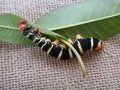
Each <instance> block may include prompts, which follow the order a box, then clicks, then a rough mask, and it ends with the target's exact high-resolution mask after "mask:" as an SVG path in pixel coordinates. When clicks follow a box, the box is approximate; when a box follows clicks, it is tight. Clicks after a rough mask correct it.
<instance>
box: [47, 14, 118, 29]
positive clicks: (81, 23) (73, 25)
mask: <svg viewBox="0 0 120 90" xmlns="http://www.w3.org/2000/svg"><path fill="white" fill-rule="evenodd" d="M116 16H120V13H118V14H114V15H110V16H104V17H101V18H98V19H93V20H89V21H84V22H80V23H76V24H72V25H66V26H62V27H57V28H50V29H49V30H52V31H57V30H59V29H61V30H62V29H65V28H70V27H75V26H80V25H84V24H88V23H92V22H97V21H100V20H105V19H109V18H111V17H116Z"/></svg>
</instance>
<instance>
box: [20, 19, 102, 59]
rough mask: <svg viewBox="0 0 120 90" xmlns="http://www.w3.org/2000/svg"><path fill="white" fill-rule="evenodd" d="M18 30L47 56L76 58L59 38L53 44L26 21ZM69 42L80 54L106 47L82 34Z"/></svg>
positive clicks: (95, 39) (22, 21) (23, 21)
mask: <svg viewBox="0 0 120 90" xmlns="http://www.w3.org/2000/svg"><path fill="white" fill-rule="evenodd" d="M18 28H19V30H20V32H21V33H23V34H24V35H25V36H26V37H27V38H29V39H30V40H32V41H33V42H34V43H36V45H38V46H39V47H40V48H41V49H42V50H44V51H45V52H47V54H49V55H51V56H53V57H55V58H56V59H62V60H66V59H69V58H73V57H74V56H75V55H74V53H73V52H72V50H71V49H70V48H69V47H67V46H66V45H65V44H63V45H60V40H59V38H57V39H56V40H55V41H54V42H51V40H50V39H47V38H46V37H44V36H43V35H42V34H41V32H39V28H32V26H30V25H26V21H25V20H20V21H19V22H18ZM68 42H69V43H70V44H71V45H72V46H73V47H74V48H75V49H76V50H77V52H78V53H79V54H81V53H83V52H85V51H87V50H96V51H99V50H101V49H102V48H103V47H104V45H103V42H102V41H101V40H99V39H97V38H92V37H90V38H83V37H82V36H81V35H80V34H77V35H76V40H75V41H72V40H71V39H68Z"/></svg>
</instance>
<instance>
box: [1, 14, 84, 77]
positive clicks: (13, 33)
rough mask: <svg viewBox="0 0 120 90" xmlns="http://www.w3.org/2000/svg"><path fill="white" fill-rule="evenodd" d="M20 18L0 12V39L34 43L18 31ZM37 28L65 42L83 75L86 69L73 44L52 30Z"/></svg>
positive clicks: (25, 43) (34, 25)
mask: <svg viewBox="0 0 120 90" xmlns="http://www.w3.org/2000/svg"><path fill="white" fill-rule="evenodd" d="M21 19H23V18H21V17H18V16H16V15H13V14H1V15H0V40H2V41H7V42H10V43H16V44H24V45H34V43H33V42H32V41H30V40H29V39H28V38H26V37H25V36H24V35H22V34H21V33H20V32H19V31H18V28H17V23H18V21H19V20H21ZM28 23H29V24H30V25H32V26H33V27H39V26H38V25H36V24H33V23H31V22H28ZM39 28H40V32H42V33H43V34H45V35H47V36H49V37H51V38H52V37H54V38H56V37H60V39H61V41H62V42H63V43H66V45H68V46H69V47H70V48H71V49H72V50H73V52H74V53H75V55H76V57H77V59H78V61H79V64H80V67H81V70H82V74H83V77H85V75H86V70H85V67H84V64H83V61H82V59H81V57H80V55H79V54H78V52H77V51H76V50H75V49H74V48H73V46H72V45H71V44H69V43H68V42H66V41H65V39H66V38H65V37H63V36H61V35H59V34H56V33H54V32H52V31H48V30H45V29H43V28H41V27H39Z"/></svg>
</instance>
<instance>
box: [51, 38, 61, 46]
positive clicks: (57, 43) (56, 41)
mask: <svg viewBox="0 0 120 90" xmlns="http://www.w3.org/2000/svg"><path fill="white" fill-rule="evenodd" d="M53 43H54V44H55V45H56V46H57V45H59V43H60V40H59V39H58V38H57V39H56V40H55V41H54V42H53Z"/></svg>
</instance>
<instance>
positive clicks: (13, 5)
mask: <svg viewBox="0 0 120 90" xmlns="http://www.w3.org/2000/svg"><path fill="white" fill-rule="evenodd" d="M81 1H82V0H19V1H18V0H0V13H14V14H16V15H19V16H21V17H24V18H25V19H27V20H29V21H33V22H35V21H36V20H37V19H38V18H39V17H41V16H42V15H44V14H45V13H46V12H49V11H50V10H52V9H55V8H58V7H62V6H65V5H69V4H73V3H78V2H81ZM82 59H83V60H84V63H85V66H86V69H87V77H86V78H82V77H81V70H80V69H79V65H78V63H77V60H76V58H74V59H73V60H68V61H57V60H55V59H54V58H53V57H51V56H49V55H47V54H46V53H45V52H43V51H42V50H40V49H39V48H38V47H37V46H36V47H31V46H24V45H16V44H10V43H7V42H2V41H1V42H0V90H120V35H117V36H114V37H113V38H110V39H108V40H105V48H104V50H102V51H100V52H94V51H90V52H85V53H84V54H83V55H82Z"/></svg>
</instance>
